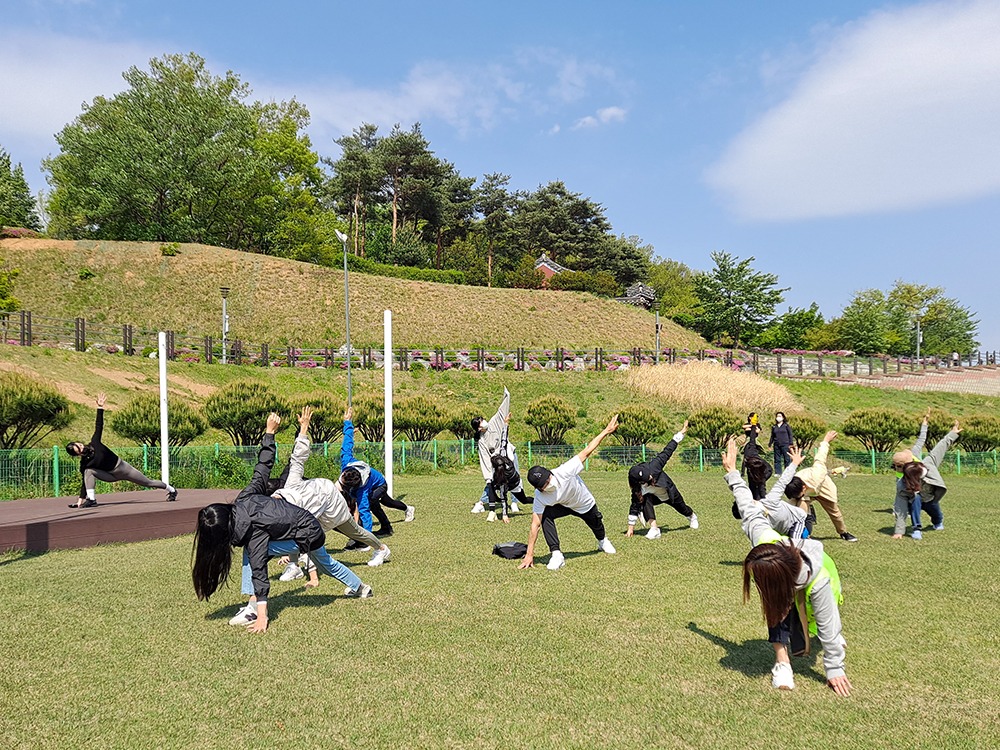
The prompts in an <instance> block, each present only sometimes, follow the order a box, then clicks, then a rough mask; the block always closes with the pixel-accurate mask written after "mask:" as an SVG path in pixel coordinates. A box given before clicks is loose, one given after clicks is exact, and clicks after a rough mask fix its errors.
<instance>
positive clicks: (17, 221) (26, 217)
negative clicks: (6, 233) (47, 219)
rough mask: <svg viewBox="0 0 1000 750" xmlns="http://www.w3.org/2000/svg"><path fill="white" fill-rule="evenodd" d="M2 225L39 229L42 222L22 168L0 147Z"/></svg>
mask: <svg viewBox="0 0 1000 750" xmlns="http://www.w3.org/2000/svg"><path fill="white" fill-rule="evenodd" d="M3 226H8V227H24V228H26V229H34V230H36V231H40V230H41V228H42V222H41V221H40V220H39V218H38V212H37V211H36V209H35V199H34V198H32V197H31V189H30V188H29V187H28V181H27V180H26V179H24V169H22V167H21V165H20V164H13V163H12V162H11V158H10V154H9V153H7V151H5V150H4V149H3V148H2V147H0V227H3Z"/></svg>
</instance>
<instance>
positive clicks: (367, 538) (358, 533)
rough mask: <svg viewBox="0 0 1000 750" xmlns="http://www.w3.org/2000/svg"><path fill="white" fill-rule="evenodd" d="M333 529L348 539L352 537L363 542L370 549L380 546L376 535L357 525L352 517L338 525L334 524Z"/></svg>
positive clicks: (380, 543)
mask: <svg viewBox="0 0 1000 750" xmlns="http://www.w3.org/2000/svg"><path fill="white" fill-rule="evenodd" d="M333 530H334V531H336V532H337V533H338V534H343V535H344V536H346V537H347V538H348V539H353V540H354V541H355V542H359V543H361V544H364V545H365V546H368V547H371V548H372V549H378V548H379V547H381V546H382V542H380V541H379V538H378V537H377V536H375V535H374V534H373V533H371V532H370V531H367V530H365V529H363V528H361V527H360V526H358V524H357V523H356V522H355V520H354V519H353V518H349V519H347V520H346V521H344V523H342V524H340V526H334V527H333Z"/></svg>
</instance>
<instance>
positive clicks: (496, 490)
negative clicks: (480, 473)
mask: <svg viewBox="0 0 1000 750" xmlns="http://www.w3.org/2000/svg"><path fill="white" fill-rule="evenodd" d="M515 478H516V475H515ZM520 483H521V480H520V479H519V478H518V479H517V484H518V485H520ZM510 494H511V495H513V496H514V499H515V500H517V502H519V503H527V502H528V496H527V495H525V494H524V490H523V489H517V490H514V491H513V492H511V493H510ZM486 496H487V497H488V498H489V509H490V510H492V511H494V512H495V511H496V510H497V505H499V506H500V511H501V514H502V515H505V516H506V515H507V510H508V507H509V505H508V500H507V485H501V486H500V487H494V486H493V482H487V483H486Z"/></svg>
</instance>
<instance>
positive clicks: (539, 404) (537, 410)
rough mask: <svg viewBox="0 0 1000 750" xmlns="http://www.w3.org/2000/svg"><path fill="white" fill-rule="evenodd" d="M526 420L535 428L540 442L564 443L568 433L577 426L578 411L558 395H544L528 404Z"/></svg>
mask: <svg viewBox="0 0 1000 750" xmlns="http://www.w3.org/2000/svg"><path fill="white" fill-rule="evenodd" d="M524 421H525V422H527V423H528V424H529V425H530V426H531V427H534V428H535V431H536V432H537V433H538V442H540V443H542V444H544V445H562V444H563V443H565V442H566V433H567V432H569V431H570V430H572V429H573V428H574V427H576V412H575V411H574V409H573V408H572V407H571V406H570V405H569V404H568V403H566V401H564V400H563V399H561V398H559V397H558V396H542V397H541V398H539V399H536V400H535V401H532V402H531V403H530V404H528V408H527V410H526V416H525V418H524Z"/></svg>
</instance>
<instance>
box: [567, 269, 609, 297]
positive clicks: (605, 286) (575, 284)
mask: <svg viewBox="0 0 1000 750" xmlns="http://www.w3.org/2000/svg"><path fill="white" fill-rule="evenodd" d="M549 289H556V290H559V291H564V292H590V293H591V294H596V295H598V296H600V297H616V296H618V294H619V293H620V292H621V287H620V286H619V285H618V282H617V281H615V277H614V276H612V275H611V274H610V273H608V272H607V271H563V272H562V273H559V274H556V275H555V276H553V277H552V278H551V279H550V280H549Z"/></svg>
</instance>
